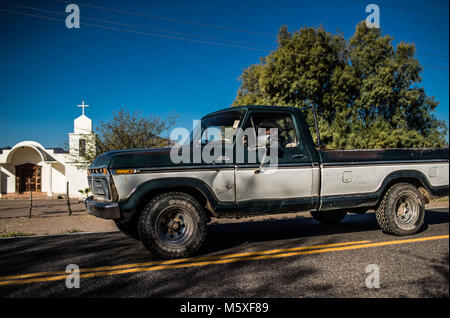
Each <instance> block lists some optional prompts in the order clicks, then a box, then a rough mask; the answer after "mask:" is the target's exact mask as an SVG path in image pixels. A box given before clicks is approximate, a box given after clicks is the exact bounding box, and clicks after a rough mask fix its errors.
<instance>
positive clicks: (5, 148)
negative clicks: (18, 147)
mask: <svg viewBox="0 0 450 318" xmlns="http://www.w3.org/2000/svg"><path fill="white" fill-rule="evenodd" d="M10 149H11V147H9V146H8V147H0V153H3V150H10Z"/></svg>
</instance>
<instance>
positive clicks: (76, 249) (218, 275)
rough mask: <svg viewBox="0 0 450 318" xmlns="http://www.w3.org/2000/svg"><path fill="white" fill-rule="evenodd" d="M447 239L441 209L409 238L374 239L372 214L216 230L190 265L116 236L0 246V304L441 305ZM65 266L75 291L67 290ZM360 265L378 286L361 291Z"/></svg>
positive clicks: (12, 241) (50, 238) (364, 276)
mask: <svg viewBox="0 0 450 318" xmlns="http://www.w3.org/2000/svg"><path fill="white" fill-rule="evenodd" d="M448 234H449V213H448V208H443V209H429V210H428V211H427V214H426V217H425V225H424V227H423V229H422V230H421V231H420V232H419V233H418V234H416V235H413V236H408V237H397V236H391V235H387V234H384V233H383V232H381V230H379V228H378V226H377V223H376V220H375V216H374V214H373V213H368V214H365V215H354V214H350V215H348V216H347V217H346V218H345V219H344V220H343V222H342V223H340V224H338V225H333V226H325V225H321V224H318V223H317V222H316V221H314V220H313V219H311V218H298V219H288V220H277V221H261V222H243V223H233V224H216V225H211V226H210V227H209V230H208V237H207V240H206V244H205V246H204V248H203V250H202V251H201V252H200V253H198V255H196V256H195V257H194V259H189V260H185V261H172V262H161V261H157V260H155V259H153V258H152V256H151V255H150V254H149V252H148V251H147V250H146V249H145V248H144V247H143V246H142V244H141V243H140V242H139V241H135V240H133V239H130V238H128V237H126V236H124V235H123V234H121V233H118V232H109V233H92V234H69V235H59V236H41V237H27V238H13V239H0V297H78V296H82V297H183V298H184V297H187V298H190V297H225V298H228V297H233V298H235V297H238V298H239V297H245V298H248V297H288V298H291V297H295V298H297V297H314V298H316V297H326V298H330V297H446V298H448V297H449V240H448ZM273 250H276V251H273ZM236 253H237V254H239V255H235V254H236ZM230 254H233V255H230ZM220 256H222V257H221V258H220ZM143 263H144V264H143ZM69 264H76V265H78V266H79V268H80V270H81V273H80V275H81V276H80V277H81V278H80V287H79V288H71V289H69V288H67V287H66V277H67V274H66V273H65V269H66V266H67V265H69ZM369 264H375V265H377V266H378V268H379V288H368V287H367V286H366V279H367V277H368V276H369V275H370V273H366V267H367V266H368V265H369ZM99 267H101V268H99Z"/></svg>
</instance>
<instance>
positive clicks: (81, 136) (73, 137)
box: [69, 101, 95, 162]
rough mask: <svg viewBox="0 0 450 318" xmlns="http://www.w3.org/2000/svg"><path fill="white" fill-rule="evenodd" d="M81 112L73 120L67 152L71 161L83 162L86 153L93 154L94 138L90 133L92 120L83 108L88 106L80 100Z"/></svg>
mask: <svg viewBox="0 0 450 318" xmlns="http://www.w3.org/2000/svg"><path fill="white" fill-rule="evenodd" d="M77 106H78V107H81V108H82V114H81V116H79V117H78V118H76V119H75V120H74V125H73V126H74V127H73V133H69V148H70V149H69V153H70V156H71V157H72V160H73V161H76V162H83V161H84V160H83V157H85V156H86V155H87V154H89V155H91V154H92V155H95V153H93V152H95V139H94V134H93V133H92V120H91V119H90V118H89V117H87V116H86V115H85V114H84V108H85V107H89V105H85V104H84V101H82V103H81V105H77Z"/></svg>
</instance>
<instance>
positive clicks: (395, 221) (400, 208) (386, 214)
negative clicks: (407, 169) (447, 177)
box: [375, 183, 425, 236]
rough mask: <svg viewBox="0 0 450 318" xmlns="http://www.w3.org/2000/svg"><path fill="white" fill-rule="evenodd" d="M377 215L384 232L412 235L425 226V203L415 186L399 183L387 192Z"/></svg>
mask: <svg viewBox="0 0 450 318" xmlns="http://www.w3.org/2000/svg"><path fill="white" fill-rule="evenodd" d="M375 215H376V218H377V222H378V225H379V226H380V227H381V229H382V230H383V231H384V232H386V233H389V234H394V235H400V236H402V235H411V234H414V233H417V232H418V231H419V230H420V227H421V226H422V224H423V219H424V217H425V201H424V198H423V196H422V194H421V193H420V192H419V190H418V189H417V188H416V187H415V186H414V185H412V184H409V183H397V184H395V185H393V186H392V187H391V188H390V189H389V190H388V191H387V193H386V194H385V196H384V197H383V200H382V201H381V203H380V205H379V207H378V209H377V210H376V213H375Z"/></svg>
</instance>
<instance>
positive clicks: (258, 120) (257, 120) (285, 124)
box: [243, 112, 299, 149]
mask: <svg viewBox="0 0 450 318" xmlns="http://www.w3.org/2000/svg"><path fill="white" fill-rule="evenodd" d="M244 129H245V130H246V131H247V129H251V131H253V132H254V133H255V135H256V136H257V139H256V140H260V139H261V137H267V138H276V139H278V147H279V148H280V149H283V148H295V147H298V146H299V138H298V135H297V131H296V129H295V125H294V121H293V119H292V115H291V114H289V113H259V112H258V113H256V114H252V115H251V116H250V118H249V120H248V122H247V124H246V127H245V128H244ZM258 133H259V135H258ZM261 133H263V134H264V133H265V135H266V136H261ZM250 139H251V138H250ZM243 142H244V145H245V146H248V147H253V146H256V145H252V144H251V143H249V140H248V139H247V140H243Z"/></svg>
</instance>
